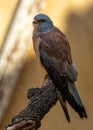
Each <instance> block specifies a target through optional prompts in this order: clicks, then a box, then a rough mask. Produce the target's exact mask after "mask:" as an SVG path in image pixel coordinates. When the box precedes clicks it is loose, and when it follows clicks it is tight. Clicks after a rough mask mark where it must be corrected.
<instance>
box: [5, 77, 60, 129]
mask: <svg viewBox="0 0 93 130" xmlns="http://www.w3.org/2000/svg"><path fill="white" fill-rule="evenodd" d="M27 97H28V99H30V102H29V103H28V106H27V107H26V108H25V109H24V110H22V111H21V112H20V113H19V114H18V115H17V116H15V117H13V118H12V122H11V124H10V125H8V126H7V127H6V130H37V129H38V128H39V127H40V125H41V120H42V119H43V117H44V116H45V114H46V113H47V112H48V111H49V110H50V108H51V107H52V106H54V105H55V104H56V102H57V99H58V98H57V93H56V89H55V87H54V85H53V83H52V81H51V80H50V79H49V77H47V78H46V80H45V82H44V83H43V85H42V87H41V88H34V89H30V90H29V91H28V94H27Z"/></svg>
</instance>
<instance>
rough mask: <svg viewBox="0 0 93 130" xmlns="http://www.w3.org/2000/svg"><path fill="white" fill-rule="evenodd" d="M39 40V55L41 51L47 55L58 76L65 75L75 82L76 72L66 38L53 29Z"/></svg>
mask: <svg viewBox="0 0 93 130" xmlns="http://www.w3.org/2000/svg"><path fill="white" fill-rule="evenodd" d="M40 38H41V43H40V47H39V50H40V53H41V51H43V52H44V53H46V54H47V57H49V59H50V60H51V65H52V67H53V68H54V69H56V70H57V71H58V72H59V73H60V74H62V75H66V76H67V77H68V78H69V79H70V80H71V81H75V80H76V79H77V70H76V67H75V65H74V64H73V62H72V57H71V50H70V46H69V42H68V40H67V38H66V36H65V35H64V34H63V33H62V32H60V31H59V30H58V29H57V28H55V29H54V30H52V31H51V32H49V33H46V34H44V35H41V36H40ZM41 55H42V54H41ZM46 62H47V61H46Z"/></svg>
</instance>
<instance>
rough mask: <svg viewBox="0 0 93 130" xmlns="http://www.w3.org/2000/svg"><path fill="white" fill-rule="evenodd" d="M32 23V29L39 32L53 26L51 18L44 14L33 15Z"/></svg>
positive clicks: (48, 30) (43, 31)
mask: <svg viewBox="0 0 93 130" xmlns="http://www.w3.org/2000/svg"><path fill="white" fill-rule="evenodd" d="M33 25H34V29H36V30H37V31H38V32H39V33H47V32H50V31H51V30H52V29H53V28H54V25H53V22H52V20H51V19H50V18H49V17H48V16H47V15H45V14H38V15H36V16H35V17H34V21H33Z"/></svg>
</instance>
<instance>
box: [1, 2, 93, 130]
mask: <svg viewBox="0 0 93 130" xmlns="http://www.w3.org/2000/svg"><path fill="white" fill-rule="evenodd" d="M16 3H17V0H8V1H6V0H0V45H2V44H1V43H2V41H3V38H4V35H5V32H6V30H7V27H8V25H9V22H10V20H11V17H12V14H13V11H14V9H15V6H16ZM43 12H44V13H47V14H48V15H49V16H50V17H51V18H52V19H53V21H54V23H55V25H56V26H58V27H59V28H60V29H61V30H62V31H63V32H65V34H66V35H67V37H68V39H69V41H70V45H71V48H72V55H73V59H74V61H75V63H76V65H77V68H78V71H79V76H78V81H77V83H76V84H77V86H78V90H79V93H80V95H81V97H82V99H83V102H84V105H85V107H86V110H87V113H88V117H89V118H88V119H87V120H86V119H84V120H81V119H80V118H79V117H78V115H77V114H76V113H75V112H74V111H73V110H72V109H71V108H70V107H69V106H68V107H69V113H70V116H71V124H68V122H67V121H66V119H65V117H64V114H63V110H62V109H61V107H60V105H59V103H57V105H56V106H54V107H53V108H52V109H51V110H50V112H49V113H48V114H47V115H46V116H45V118H44V119H43V120H42V126H41V127H40V130H62V129H63V130H68V129H69V130H93V94H92V93H93V0H82V1H81V0H55V1H54V0H47V3H46V6H45V9H44V10H43ZM42 81H43V71H42V69H41V67H40V65H39V62H38V61H37V59H36V57H35V55H34V52H33V50H32V43H31V46H30V47H29V48H28V52H27V59H26V62H25V64H24V67H23V69H22V73H21V75H20V77H19V80H18V83H17V85H16V88H15V92H14V94H13V96H12V99H11V103H10V105H9V108H8V110H7V113H6V115H5V118H4V120H3V122H2V124H1V126H0V130H4V127H5V125H7V124H9V122H11V118H12V117H13V116H14V115H16V114H17V113H19V112H20V111H21V110H22V109H23V108H24V107H25V106H26V105H27V103H28V99H27V98H26V93H27V90H28V89H29V88H31V87H37V86H40V85H41V83H42Z"/></svg>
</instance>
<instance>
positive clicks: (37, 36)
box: [33, 14, 87, 122]
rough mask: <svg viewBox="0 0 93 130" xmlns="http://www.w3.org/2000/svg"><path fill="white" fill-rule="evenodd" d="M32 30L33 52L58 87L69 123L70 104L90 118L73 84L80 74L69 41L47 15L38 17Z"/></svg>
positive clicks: (79, 112)
mask: <svg viewBox="0 0 93 130" xmlns="http://www.w3.org/2000/svg"><path fill="white" fill-rule="evenodd" d="M33 26H34V31H33V46H34V50H35V52H36V54H37V56H38V57H39V59H40V62H41V64H42V65H43V67H44V68H45V70H46V72H47V74H48V75H49V77H50V79H51V80H52V82H53V83H54V85H55V87H56V90H57V94H58V99H59V101H60V104H61V106H62V108H63V110H64V113H65V116H66V119H67V120H68V122H70V116H69V113H68V110H67V106H66V103H67V102H68V103H69V104H70V105H71V107H72V108H73V109H74V110H75V111H76V112H77V113H78V114H79V116H80V117H81V118H84V117H85V118H87V114H86V110H85V108H84V106H83V103H82V101H81V99H80V96H79V94H78V91H77V89H76V86H75V83H74V82H75V81H76V80H77V75H78V72H77V69H76V66H75V64H74V63H73V60H72V56H71V49H70V45H69V41H68V40H67V38H66V36H65V35H64V34H63V33H62V32H61V31H60V30H59V29H58V28H57V27H55V26H54V24H53V22H52V20H51V19H50V18H49V17H48V16H47V15H45V14H38V15H36V16H35V17H34V20H33Z"/></svg>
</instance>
